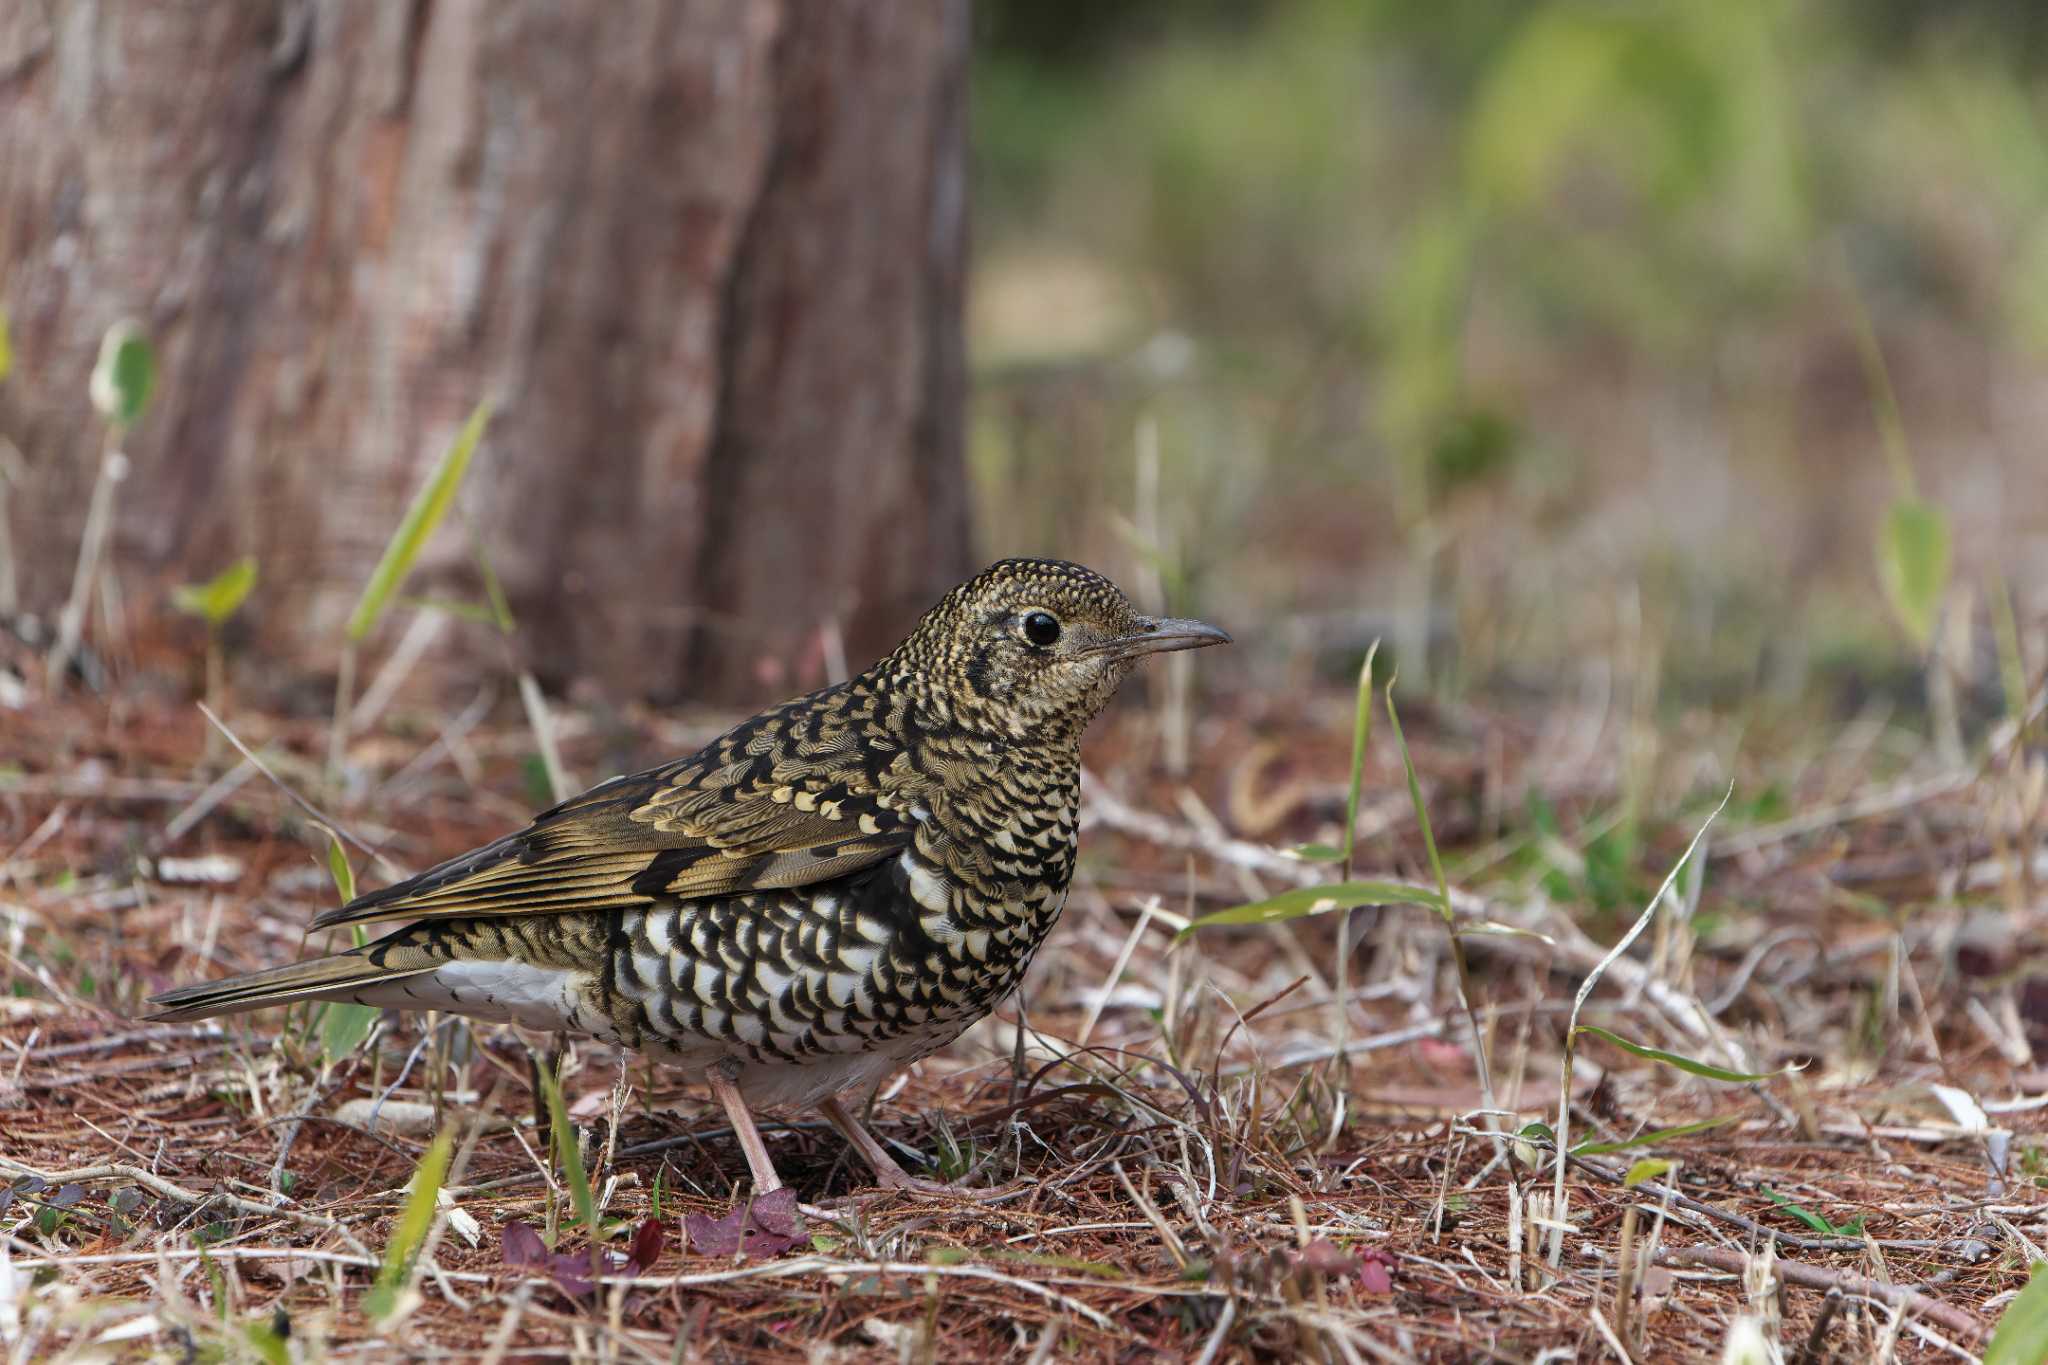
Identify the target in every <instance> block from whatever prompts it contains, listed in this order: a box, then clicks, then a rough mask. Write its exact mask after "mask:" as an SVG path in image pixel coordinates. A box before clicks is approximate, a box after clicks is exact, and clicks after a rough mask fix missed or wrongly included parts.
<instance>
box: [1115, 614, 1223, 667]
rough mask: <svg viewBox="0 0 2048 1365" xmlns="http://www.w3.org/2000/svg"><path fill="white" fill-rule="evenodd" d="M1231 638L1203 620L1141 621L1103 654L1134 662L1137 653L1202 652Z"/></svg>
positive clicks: (1119, 637) (1117, 639)
mask: <svg viewBox="0 0 2048 1365" xmlns="http://www.w3.org/2000/svg"><path fill="white" fill-rule="evenodd" d="M1229 643H1230V636H1229V634H1228V633H1227V632H1225V631H1222V630H1218V629H1217V628H1216V627H1215V626H1212V625H1210V624H1209V623H1208V622H1206V621H1141V622H1139V623H1138V629H1137V630H1136V631H1134V632H1133V633H1131V634H1129V635H1122V636H1118V637H1117V638H1116V639H1114V640H1111V641H1109V642H1108V643H1106V644H1104V645H1103V646H1102V650H1103V652H1104V653H1106V654H1113V655H1115V656H1116V657H1117V658H1119V659H1135V658H1137V657H1138V656H1139V655H1140V654H1164V653H1167V652H1168V651H1169V650H1175V649H1204V648H1206V647H1208V646H1209V645H1227V644H1229Z"/></svg>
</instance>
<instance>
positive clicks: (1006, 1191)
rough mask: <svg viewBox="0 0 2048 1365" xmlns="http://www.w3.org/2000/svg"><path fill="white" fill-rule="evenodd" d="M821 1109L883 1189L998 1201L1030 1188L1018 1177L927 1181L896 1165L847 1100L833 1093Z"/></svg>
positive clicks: (990, 1201) (1010, 1197) (820, 1111)
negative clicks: (990, 1181) (984, 1182)
mask: <svg viewBox="0 0 2048 1365" xmlns="http://www.w3.org/2000/svg"><path fill="white" fill-rule="evenodd" d="M818 1112H819V1113H820V1114H823V1115H824V1116H825V1119H826V1121H827V1122H829V1123H830V1124H831V1125H832V1126H833V1127H834V1128H837V1129H838V1130H839V1131H840V1132H841V1133H842V1134H844V1135H845V1137H846V1140H847V1141H848V1142H850V1143H852V1144H853V1148H854V1150H855V1151H857V1152H859V1153H860V1154H861V1157H862V1159H863V1160H865V1161H866V1162H867V1163H868V1165H869V1166H871V1167H873V1168H874V1172H875V1181H876V1183H877V1184H879V1185H881V1186H882V1188H883V1189H886V1190H910V1191H913V1192H915V1193H918V1194H943V1195H948V1196H950V1197H952V1198H955V1199H973V1200H977V1201H980V1202H982V1203H998V1202H1001V1201H1002V1200H1005V1199H1013V1198H1015V1197H1016V1196H1017V1195H1019V1194H1022V1193H1024V1191H1025V1190H1027V1189H1029V1188H1030V1186H1029V1185H1028V1184H1027V1183H1026V1182H1024V1181H1021V1180H1018V1181H1012V1182H1011V1183H1009V1184H1008V1185H998V1186H996V1187H995V1188H993V1189H968V1188H966V1187H964V1186H961V1185H953V1184H948V1183H947V1182H945V1181H943V1180H926V1179H924V1178H923V1177H921V1176H915V1175H912V1174H911V1173H910V1172H908V1171H906V1170H904V1169H903V1167H902V1166H901V1165H899V1164H897V1161H896V1158H895V1157H893V1156H890V1155H889V1149H888V1148H886V1147H884V1146H883V1145H882V1144H881V1142H880V1141H879V1140H878V1139H877V1138H876V1137H875V1135H874V1134H873V1133H870V1132H869V1131H868V1130H867V1128H866V1127H865V1126H864V1125H863V1124H862V1123H861V1121H860V1120H859V1119H858V1118H855V1117H854V1113H853V1111H852V1110H851V1109H848V1108H847V1107H846V1101H845V1100H843V1099H841V1098H840V1097H839V1096H837V1095H834V1096H833V1097H832V1098H831V1099H829V1100H826V1101H825V1102H824V1103H823V1104H821V1105H819V1106H818Z"/></svg>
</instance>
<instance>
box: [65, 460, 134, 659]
mask: <svg viewBox="0 0 2048 1365" xmlns="http://www.w3.org/2000/svg"><path fill="white" fill-rule="evenodd" d="M116 435H117V429H116V428H109V429H108V431H107V444H106V448H105V450H104V451H103V452H102V453H101V455H100V468H99V473H98V474H97V475H96V476H95V477H94V479H93V483H92V501H91V502H89V503H87V504H86V509H85V531H84V533H83V534H82V535H81V536H80V537H79V541H78V563H77V565H76V566H75V567H74V569H73V570H72V574H71V595H70V596H69V597H68V598H66V599H65V601H64V611H63V613H62V614H61V615H60V616H59V617H58V618H57V644H56V647H55V648H54V649H52V650H51V651H50V666H49V669H48V672H47V674H46V675H45V682H44V690H45V691H47V692H48V693H49V694H50V695H52V696H55V695H56V694H57V693H59V692H61V691H63V690H64V675H65V674H66V673H68V672H69V671H70V670H71V661H72V660H73V659H74V658H76V657H77V656H78V647H79V645H80V644H81V643H83V641H84V639H85V614H86V611H87V609H88V608H89V607H90V606H91V605H92V590H93V585H94V583H95V582H96V581H97V580H98V578H99V572H100V556H101V555H102V554H103V553H104V551H105V549H106V544H107V528H108V526H109V525H111V524H112V522H113V513H114V489H115V488H116V487H117V486H118V485H119V484H120V482H121V480H123V479H125V478H127V477H128V457H127V456H126V455H123V454H122V453H121V452H120V451H119V450H118V449H116V448H115V446H114V441H115V438H116Z"/></svg>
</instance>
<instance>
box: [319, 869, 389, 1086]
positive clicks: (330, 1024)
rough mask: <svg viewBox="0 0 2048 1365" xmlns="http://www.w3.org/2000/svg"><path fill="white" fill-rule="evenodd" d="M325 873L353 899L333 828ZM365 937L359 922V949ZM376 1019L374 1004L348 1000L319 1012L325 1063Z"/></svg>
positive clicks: (344, 898) (352, 882)
mask: <svg viewBox="0 0 2048 1365" xmlns="http://www.w3.org/2000/svg"><path fill="white" fill-rule="evenodd" d="M327 872H328V875H329V876H331V877H333V878H334V889H335V892H336V893H337V894H338V895H340V897H341V903H342V904H343V905H347V904H348V903H349V902H350V901H352V900H354V899H355V898H356V874H355V869H354V868H352V867H350V866H349V862H348V850H347V849H344V848H343V847H342V846H341V836H340V835H338V834H336V833H335V832H334V831H333V830H331V829H330V830H328V831H327ZM364 942H366V939H365V938H364V935H363V929H362V926H361V925H357V926H356V929H355V944H356V947H358V948H360V947H362V946H363V944H364ZM376 1022H377V1009H376V1007H375V1006H373V1005H358V1004H355V1003H353V1002H351V1001H347V1000H337V1001H334V1002H333V1003H331V1004H329V1005H328V1006H327V1007H326V1008H325V1009H324V1010H322V1011H321V1013H320V1055H321V1056H322V1057H323V1058H325V1059H326V1062H327V1065H329V1066H333V1065H334V1064H335V1063H336V1062H338V1061H340V1060H341V1059H342V1058H343V1057H346V1056H348V1055H349V1054H350V1053H351V1052H354V1051H355V1050H356V1049H357V1048H359V1047H361V1046H362V1045H363V1039H365V1038H367V1037H369V1036H370V1026H371V1025H373V1024H375V1023H376Z"/></svg>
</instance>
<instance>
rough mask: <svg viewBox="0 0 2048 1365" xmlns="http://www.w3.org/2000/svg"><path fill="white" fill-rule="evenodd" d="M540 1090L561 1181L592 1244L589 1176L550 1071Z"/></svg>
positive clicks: (593, 1224) (593, 1209)
mask: <svg viewBox="0 0 2048 1365" xmlns="http://www.w3.org/2000/svg"><path fill="white" fill-rule="evenodd" d="M540 1088H541V1091H542V1093H543V1094H544V1095H545V1096H546V1098H547V1103H548V1125H549V1127H551V1128H552V1129H553V1130H554V1136H555V1151H556V1152H557V1153H558V1157H557V1159H558V1160H559V1161H560V1162H561V1163H562V1181H563V1183H564V1184H566V1185H567V1186H568V1187H569V1198H570V1199H571V1200H572V1201H573V1202H574V1203H575V1205H576V1219H577V1221H578V1222H580V1223H582V1224H583V1230H584V1232H585V1233H587V1234H589V1236H590V1239H591V1244H592V1245H593V1246H595V1245H596V1243H597V1240H598V1226H597V1201H596V1200H595V1199H593V1198H592V1197H591V1194H590V1177H589V1176H588V1175H586V1174H585V1173H584V1170H583V1149H582V1147H580V1146H579V1145H578V1144H577V1142H576V1130H575V1129H574V1128H572V1127H571V1126H570V1124H569V1111H568V1110H567V1109H566V1108H564V1107H563V1105H562V1082H561V1079H560V1078H559V1077H558V1076H556V1075H555V1074H554V1072H553V1070H552V1069H548V1070H544V1071H542V1072H541V1077H540Z"/></svg>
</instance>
